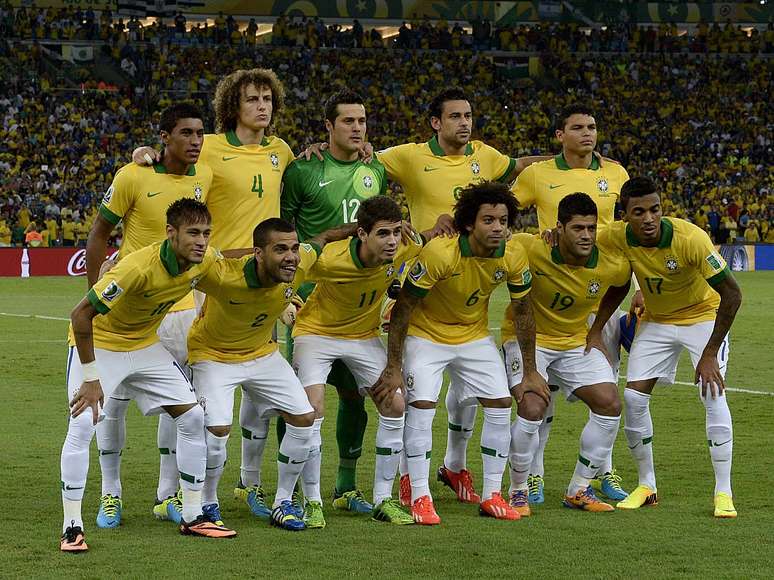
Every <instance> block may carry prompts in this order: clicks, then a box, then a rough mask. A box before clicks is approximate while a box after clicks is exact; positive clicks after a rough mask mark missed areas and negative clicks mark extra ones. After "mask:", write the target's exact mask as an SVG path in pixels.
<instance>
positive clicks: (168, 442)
mask: <svg viewBox="0 0 774 580" xmlns="http://www.w3.org/2000/svg"><path fill="white" fill-rule="evenodd" d="M156 442H157V444H158V448H159V485H158V487H157V488H156V497H157V498H158V499H160V500H164V499H167V498H168V497H172V496H173V495H175V494H176V493H177V480H178V478H179V477H180V476H179V473H180V472H179V471H178V469H177V426H176V425H175V420H174V419H173V418H172V417H170V416H169V415H168V414H167V413H161V414H160V415H159V426H158V431H157V432H156Z"/></svg>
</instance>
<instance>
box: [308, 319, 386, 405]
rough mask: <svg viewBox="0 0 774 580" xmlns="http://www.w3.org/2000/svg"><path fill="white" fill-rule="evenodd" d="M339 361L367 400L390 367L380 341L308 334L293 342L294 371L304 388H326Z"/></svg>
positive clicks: (376, 339)
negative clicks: (336, 362)
mask: <svg viewBox="0 0 774 580" xmlns="http://www.w3.org/2000/svg"><path fill="white" fill-rule="evenodd" d="M336 360H341V361H342V362H343V363H344V364H345V365H346V366H347V368H348V369H349V372H351V373H352V376H354V377H355V382H357V387H358V391H360V395H361V396H365V395H366V394H367V393H368V390H369V389H370V388H371V387H373V386H374V383H376V381H377V379H378V378H379V376H380V375H381V374H382V371H383V370H384V367H385V366H386V365H387V351H386V349H385V348H384V345H383V344H382V341H381V340H380V339H379V338H376V337H374V338H368V339H364V340H349V339H345V338H332V337H329V336H316V335H306V334H305V335H302V336H299V337H296V338H295V339H294V341H293V370H295V371H296V374H297V375H298V379H299V380H300V381H301V384H302V385H304V387H311V386H312V385H324V384H325V383H326V381H327V379H328V374H329V373H330V372H331V366H332V365H333V362H334V361H336Z"/></svg>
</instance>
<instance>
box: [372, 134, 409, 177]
mask: <svg viewBox="0 0 774 580" xmlns="http://www.w3.org/2000/svg"><path fill="white" fill-rule="evenodd" d="M414 147H415V145H414V144H413V143H405V144H403V145H396V146H395V147H390V148H389V149H383V150H382V151H379V152H378V153H377V159H379V162H380V163H381V164H382V165H384V168H385V169H386V170H387V175H388V177H389V178H390V179H393V180H396V181H401V182H402V181H403V180H405V179H406V178H407V177H408V176H409V175H410V174H411V172H412V167H413V164H412V162H411V160H412V155H411V153H412V151H413V149H414Z"/></svg>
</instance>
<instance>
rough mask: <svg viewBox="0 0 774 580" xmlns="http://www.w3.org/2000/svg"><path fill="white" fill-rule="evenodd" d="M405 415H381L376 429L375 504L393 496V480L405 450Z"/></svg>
mask: <svg viewBox="0 0 774 580" xmlns="http://www.w3.org/2000/svg"><path fill="white" fill-rule="evenodd" d="M404 426H405V420H404V418H403V417H384V416H382V415H379V427H378V429H377V430H376V458H375V461H374V462H375V464H376V465H375V467H374V506H378V505H379V504H380V503H382V502H383V501H384V500H385V499H389V498H391V497H392V482H393V481H394V480H395V472H396V471H397V470H398V463H400V456H401V454H402V452H403V429H404Z"/></svg>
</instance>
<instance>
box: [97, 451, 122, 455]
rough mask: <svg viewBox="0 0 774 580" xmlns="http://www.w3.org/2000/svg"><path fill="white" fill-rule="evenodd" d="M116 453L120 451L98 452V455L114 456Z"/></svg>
mask: <svg viewBox="0 0 774 580" xmlns="http://www.w3.org/2000/svg"><path fill="white" fill-rule="evenodd" d="M116 453H120V451H100V452H99V454H100V455H115V454H116Z"/></svg>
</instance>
